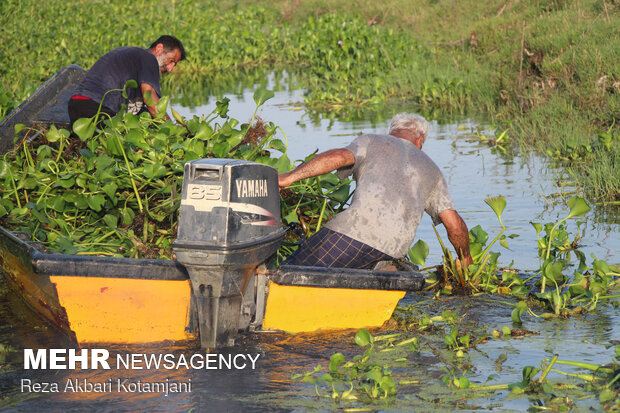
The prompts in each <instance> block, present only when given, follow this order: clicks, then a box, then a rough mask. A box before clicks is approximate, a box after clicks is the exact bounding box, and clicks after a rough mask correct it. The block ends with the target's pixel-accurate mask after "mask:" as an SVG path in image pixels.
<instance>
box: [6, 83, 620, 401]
mask: <svg viewBox="0 0 620 413" xmlns="http://www.w3.org/2000/svg"><path fill="white" fill-rule="evenodd" d="M252 94H253V88H250V89H247V90H244V91H243V92H241V93H237V94H230V95H226V96H227V97H229V98H230V99H231V104H230V115H231V116H232V117H233V118H236V119H239V120H241V121H248V120H249V119H250V118H251V115H252V113H253V112H254V108H255V104H254V101H253V98H252ZM302 101H303V95H302V92H301V91H299V90H291V91H288V90H284V91H279V92H277V93H276V96H275V97H274V98H273V99H271V100H270V101H268V102H267V103H266V104H265V105H264V106H263V107H262V108H261V110H260V111H259V115H260V116H261V117H262V118H263V120H265V121H273V122H274V123H276V124H277V125H279V126H280V127H281V128H282V129H283V130H284V132H285V133H286V135H287V138H288V142H289V149H288V155H289V157H290V158H291V159H303V158H304V157H305V156H307V155H308V154H310V153H312V152H314V151H315V150H319V151H324V150H327V149H331V148H336V147H342V146H345V145H347V144H348V143H349V142H351V141H352V140H353V139H354V138H355V137H356V136H357V134H358V133H360V132H363V133H384V132H385V131H386V129H387V123H388V120H389V118H390V117H391V116H392V114H393V113H396V112H398V111H411V110H412V109H411V108H408V107H406V105H399V106H385V107H382V108H380V109H379V110H376V111H373V112H371V113H369V115H368V116H367V117H366V118H364V117H362V118H361V120H351V121H339V120H337V119H327V118H325V117H328V116H329V115H325V117H324V118H322V119H317V118H316V117H314V116H310V115H308V114H306V113H305V111H304V110H301V109H302V107H301V102H302ZM214 106H215V103H214V102H212V103H211V104H208V105H205V106H200V107H196V108H192V109H190V108H184V107H179V106H175V109H176V110H177V111H178V112H180V113H181V114H182V115H183V116H185V117H189V116H192V115H193V114H197V115H200V114H207V113H209V112H211V111H212V110H213V107H214ZM364 119H366V120H364ZM477 119H478V118H474V117H456V118H453V119H451V120H450V121H449V122H444V121H442V123H438V122H436V121H433V122H432V124H431V130H430V132H429V137H428V139H427V142H426V144H425V146H424V151H425V152H426V153H428V154H429V155H430V157H431V158H432V159H434V160H435V162H436V163H437V164H438V165H439V167H440V168H441V170H442V171H443V173H444V176H445V177H446V180H447V181H448V185H449V188H450V191H451V194H452V196H453V198H454V201H455V204H456V206H457V209H458V211H459V213H460V214H461V215H462V216H463V218H464V219H465V221H466V222H467V224H468V225H469V227H470V228H471V227H473V226H475V225H481V226H482V227H483V228H484V229H485V230H486V231H487V232H489V234H490V236H491V237H493V236H494V235H495V234H496V233H497V232H498V231H499V230H500V226H499V224H498V222H497V219H496V218H495V215H494V213H493V212H492V211H491V209H490V208H489V207H488V206H487V205H486V204H485V203H484V198H485V197H487V196H496V195H500V194H501V195H504V196H505V197H506V200H507V208H506V210H505V212H504V215H503V219H504V223H505V225H506V227H507V232H506V233H507V234H518V235H519V236H518V237H517V238H514V239H511V240H509V246H510V248H511V249H510V250H507V249H504V248H501V247H499V246H497V247H496V248H494V250H496V251H500V252H501V257H500V263H501V264H502V265H509V264H510V263H511V262H513V266H514V267H515V268H519V269H521V270H529V271H531V270H535V269H536V268H538V265H539V262H538V258H537V251H536V236H535V231H534V229H533V228H532V227H531V225H530V223H529V222H530V221H536V222H543V223H544V222H551V221H554V222H555V221H557V220H559V219H561V218H563V217H564V216H565V215H566V214H567V212H568V208H567V207H566V206H565V205H564V203H563V202H559V201H560V200H561V198H558V197H551V196H550V195H551V194H554V193H558V192H561V191H562V189H561V188H559V187H558V186H557V185H556V184H555V181H556V180H557V177H558V174H559V173H558V171H554V170H548V169H547V167H546V165H545V163H544V161H543V160H541V159H539V158H536V157H532V158H530V159H527V160H526V159H522V158H521V157H514V158H510V159H507V158H502V157H500V156H497V155H496V154H494V153H492V150H491V149H490V148H489V147H487V146H486V145H484V144H481V143H479V142H476V141H474V140H471V139H469V138H468V137H467V136H465V131H463V130H461V129H459V127H463V126H465V127H466V129H468V130H471V129H474V128H475V127H477V126H479V125H483V126H484V120H477ZM480 119H483V118H480ZM281 137H282V139H284V136H281ZM564 190H565V191H569V190H572V188H564ZM601 216H602V218H601ZM582 221H584V222H585V224H584V229H585V233H584V236H583V239H582V241H581V242H582V244H583V247H582V250H583V251H584V252H585V253H586V256H588V257H589V255H590V253H593V254H595V255H596V257H597V258H599V259H603V260H607V261H609V262H620V239H619V237H618V235H617V234H618V229H619V228H618V225H619V223H618V220H617V218H614V217H613V216H611V215H604V214H603V215H602V214H601V213H600V211H597V210H596V209H595V210H593V211H591V212H590V213H589V214H588V216H586V217H584V218H583V219H582ZM569 229H570V230H572V231H575V229H576V227H575V224H574V222H571V223H570V225H569ZM440 231H443V230H441V229H440ZM417 238H421V239H423V240H425V241H426V242H427V243H428V244H429V246H430V248H431V253H430V256H429V258H428V260H427V262H429V263H438V262H439V261H440V251H439V246H438V243H437V241H436V238H435V235H434V233H433V230H432V228H431V223H430V219H428V217H425V218H424V219H423V221H422V223H421V224H420V227H419V228H418V232H417ZM428 298H430V296H428V295H427V294H408V295H407V296H406V297H405V299H404V300H403V301H402V302H401V305H402V306H406V305H409V304H414V303H418V304H419V307H420V308H421V309H423V310H424V311H426V312H428V313H430V314H432V315H433V314H441V312H442V311H444V310H452V311H454V312H455V313H457V314H459V315H464V316H465V317H464V319H463V320H464V321H463V323H462V324H459V325H460V326H461V328H462V329H464V331H468V332H471V334H473V335H474V336H475V337H476V338H477V339H482V338H484V337H487V340H486V341H484V342H481V343H480V344H478V346H477V347H476V349H475V350H471V351H470V352H469V356H468V357H467V358H466V360H465V362H466V363H469V364H471V366H473V368H472V369H471V370H470V371H469V373H468V378H469V380H471V381H472V382H474V383H479V384H482V383H484V382H485V380H486V379H487V377H489V376H490V375H492V374H498V375H499V376H500V378H499V379H495V380H493V381H492V382H491V383H490V384H495V383H515V382H518V381H520V380H521V369H522V368H523V367H525V366H528V365H531V366H538V365H539V363H540V362H541V360H543V359H545V358H551V357H553V355H554V354H560V356H561V357H560V358H561V359H564V360H576V361H588V362H592V363H597V364H600V363H607V362H609V361H610V359H611V356H612V354H613V347H612V348H609V346H610V345H612V344H614V343H616V344H617V341H618V340H620V329H619V328H618V325H620V317H619V314H618V311H617V310H615V309H614V308H612V307H611V306H605V305H599V309H598V310H597V311H595V312H592V313H589V314H588V315H585V316H578V317H572V318H569V319H555V320H552V321H541V320H540V319H537V318H535V317H532V316H529V315H524V316H523V320H524V324H523V326H522V328H523V329H527V330H530V331H532V332H533V334H532V335H528V336H525V337H522V338H501V339H492V338H491V337H490V336H489V334H490V332H491V330H493V329H501V327H502V326H512V324H511V318H510V312H511V311H512V307H510V306H507V305H505V304H502V303H501V302H498V301H510V298H504V297H501V298H499V299H498V298H497V297H485V296H479V297H462V298H454V297H448V298H443V299H441V300H439V301H428V302H427V301H425V300H427V299H428ZM0 320H2V323H1V324H0V344H1V345H2V347H0V409H2V410H3V411H80V412H81V411H85V410H93V411H115V412H117V411H152V412H159V411H161V412H166V411H183V412H185V411H210V412H211V411H213V412H216V411H248V412H252V411H306V410H318V411H333V410H336V409H338V408H339V407H346V406H351V405H350V404H346V403H343V404H341V405H340V406H339V405H336V404H334V403H333V402H332V401H331V400H330V399H329V398H326V397H320V398H318V397H317V396H316V393H315V388H314V386H313V385H312V384H309V383H302V382H300V381H298V380H292V379H291V376H292V375H293V374H297V373H304V372H309V371H312V369H313V368H314V367H315V366H316V365H318V364H321V365H322V366H323V368H324V369H325V368H326V367H327V365H328V364H329V358H330V356H331V355H332V354H333V353H335V352H342V353H343V354H344V355H345V357H346V358H347V360H350V359H351V358H352V357H353V356H355V355H357V354H361V353H362V351H363V349H361V348H359V347H358V346H357V345H355V344H354V342H353V336H354V334H355V332H354V331H345V332H337V333H330V332H325V333H315V334H298V335H287V334H283V333H260V332H257V333H248V334H245V335H242V336H241V337H240V338H239V340H238V343H237V344H236V346H235V347H233V348H230V349H224V350H222V351H221V353H222V354H223V355H224V356H226V355H232V356H235V355H240V354H250V355H258V356H259V358H258V361H257V362H256V368H255V369H251V368H249V367H246V368H244V369H239V370H237V369H234V368H233V369H227V368H224V369H221V370H206V369H184V368H181V369H163V368H161V369H154V368H151V369H141V370H126V369H115V368H114V367H115V366H113V368H112V369H110V370H102V369H98V370H56V371H51V372H45V371H40V370H39V371H33V370H30V371H26V370H24V369H23V364H22V354H23V352H22V349H24V348H65V347H67V343H66V342H64V341H63V339H62V337H59V336H58V335H57V334H56V333H55V332H54V331H52V330H51V329H50V328H48V327H47V326H46V325H44V324H42V323H41V322H39V321H38V319H37V318H36V317H35V316H32V315H31V314H30V313H29V311H27V310H26V309H25V308H24V307H23V305H22V304H21V303H20V301H19V300H17V299H15V297H14V296H13V295H12V294H11V293H10V292H9V291H8V289H7V287H6V284H5V283H4V282H3V281H1V280H0ZM439 326H440V327H439V328H440V329H439V330H438V331H436V332H435V333H434V334H431V333H425V334H419V337H420V340H421V343H422V344H423V345H422V346H421V351H420V352H419V353H414V352H411V351H409V352H403V354H401V356H402V358H403V359H405V360H406V361H401V362H394V360H395V359H396V358H397V357H396V356H394V357H392V359H391V360H390V359H389V358H387V359H386V360H387V361H386V362H388V361H389V364H390V369H391V370H392V375H393V378H394V380H395V381H396V382H399V381H402V380H408V381H410V382H411V381H415V380H419V381H420V382H419V383H413V384H401V385H399V386H398V394H397V397H396V398H395V400H393V401H392V403H390V404H385V403H383V402H376V403H375V404H373V405H372V406H371V407H372V408H373V409H375V410H379V411H401V412H404V411H429V410H434V411H454V410H457V411H471V410H474V409H482V410H491V409H493V410H496V411H523V410H525V409H527V408H528V407H529V406H530V405H532V404H535V403H537V401H536V400H534V399H531V400H528V398H526V397H516V398H515V397H511V398H507V395H508V393H507V392H506V391H499V392H495V393H493V394H492V395H488V394H483V395H480V394H471V393H468V394H467V395H463V394H462V393H454V392H453V390H452V389H449V388H448V387H446V386H445V385H443V384H442V383H441V381H440V378H441V376H442V375H444V374H445V371H444V370H442V367H445V366H446V365H448V366H453V367H455V368H457V369H458V368H462V367H463V362H459V361H458V360H456V359H455V358H454V356H453V354H452V353H451V352H449V351H446V350H445V345H444V344H443V335H444V332H443V330H442V329H443V328H444V327H443V326H442V325H441V324H440V325H439ZM446 331H447V330H446ZM387 332H388V331H387V330H385V331H381V330H375V331H372V333H373V334H376V335H380V334H385V333H387ZM405 337H407V336H405ZM105 348H106V349H108V350H109V351H110V353H111V354H112V355H113V356H115V355H116V354H120V355H123V354H172V355H173V356H174V357H176V358H178V357H180V356H181V355H185V356H186V357H188V358H189V357H191V356H192V355H196V354H200V346H199V343H198V342H187V343H177V344H170V343H168V344H166V343H164V344H162V345H158V346H155V347H136V346H134V347H127V346H105ZM430 348H434V349H437V350H438V352H437V353H435V352H433V351H430V350H429V349H430ZM387 354H388V353H386V355H387ZM389 354H392V353H389ZM502 355H505V356H506V361H505V362H500V361H498V360H500V357H501V356H502ZM386 357H387V356H386ZM446 363H448V364H446ZM559 369H560V370H562V371H573V372H576V371H575V370H574V369H571V368H569V367H566V366H562V367H561V368H559ZM459 375H460V373H459ZM24 379H29V380H34V381H38V382H50V383H58V384H59V386H61V387H64V386H65V385H66V383H67V380H71V381H74V380H76V379H77V380H84V379H86V380H87V381H89V382H91V383H114V384H116V383H117V381H118V380H119V379H121V380H127V381H126V382H127V383H130V382H136V381H138V380H141V381H143V382H165V381H166V379H167V380H168V382H180V383H191V391H188V392H181V393H170V394H169V395H167V396H166V395H162V394H160V393H128V392H125V391H117V390H119V389H118V388H117V386H114V391H110V392H102V393H93V392H91V393H82V392H77V393H74V392H62V391H61V392H59V393H29V392H22V391H21V383H22V380H24ZM550 380H562V381H567V379H566V378H563V377H561V376H559V375H552V376H550ZM576 382H578V381H576ZM121 390H122V389H121ZM342 390H343V389H340V391H342ZM319 391H320V393H321V394H322V395H323V396H325V395H328V394H329V393H330V392H331V389H330V390H329V391H328V388H327V387H325V386H323V387H319ZM353 407H364V405H359V404H353ZM588 408H592V409H594V410H598V409H600V404H599V403H598V400H596V399H595V398H594V399H585V400H580V401H579V402H578V410H579V411H583V410H586V409H588Z"/></svg>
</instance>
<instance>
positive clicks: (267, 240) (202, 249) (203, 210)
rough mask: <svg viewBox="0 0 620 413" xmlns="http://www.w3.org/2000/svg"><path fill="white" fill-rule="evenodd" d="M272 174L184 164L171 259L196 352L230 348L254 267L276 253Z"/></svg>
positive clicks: (250, 167)
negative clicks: (182, 275) (181, 270)
mask: <svg viewBox="0 0 620 413" xmlns="http://www.w3.org/2000/svg"><path fill="white" fill-rule="evenodd" d="M278 189H279V188H278V173H277V171H276V170H275V169H274V168H272V167H270V166H267V165H263V164H259V163H255V162H250V161H243V160H236V159H199V160H195V161H191V162H188V163H186V164H185V171H184V176H183V192H182V195H181V209H180V216H179V228H178V233H177V239H176V240H175V241H174V243H173V244H172V246H173V250H174V252H175V254H176V256H177V260H178V261H179V262H180V263H181V264H182V265H183V266H185V267H186V268H187V271H188V273H189V277H190V279H191V284H192V294H193V296H194V299H195V301H196V304H197V309H198V322H199V326H200V342H201V346H202V348H205V349H214V348H216V347H218V346H222V345H224V346H226V345H232V344H233V343H234V336H235V334H236V333H237V331H238V329H239V318H240V315H241V303H242V300H243V294H244V292H245V290H246V288H247V287H248V284H249V282H250V279H251V277H252V274H253V272H254V270H255V269H256V267H257V266H258V265H259V264H260V263H261V262H263V261H264V260H265V259H267V258H269V257H270V256H271V255H272V254H274V253H275V252H276V251H277V249H278V248H279V247H280V243H281V242H282V239H283V237H284V233H285V230H284V229H283V228H282V227H281V220H280V195H279V191H278Z"/></svg>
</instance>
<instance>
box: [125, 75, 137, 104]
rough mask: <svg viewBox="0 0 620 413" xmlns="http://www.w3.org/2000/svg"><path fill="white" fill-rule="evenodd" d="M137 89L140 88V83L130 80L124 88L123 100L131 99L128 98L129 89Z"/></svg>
mask: <svg viewBox="0 0 620 413" xmlns="http://www.w3.org/2000/svg"><path fill="white" fill-rule="evenodd" d="M137 87H138V82H136V81H135V80H133V79H129V80H128V81H126V82H125V85H124V86H123V92H122V94H123V98H125V99H129V96H127V89H129V88H133V89H135V88H137Z"/></svg>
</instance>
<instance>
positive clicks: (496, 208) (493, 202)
mask: <svg viewBox="0 0 620 413" xmlns="http://www.w3.org/2000/svg"><path fill="white" fill-rule="evenodd" d="M484 202H486V203H487V205H489V206H490V207H491V209H493V212H495V215H497V218H498V219H501V218H502V213H503V212H504V208H506V198H504V197H503V196H502V195H500V196H496V197H489V198H487V199H485V200H484Z"/></svg>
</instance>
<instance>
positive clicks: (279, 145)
mask: <svg viewBox="0 0 620 413" xmlns="http://www.w3.org/2000/svg"><path fill="white" fill-rule="evenodd" d="M267 148H268V149H275V150H277V151H280V152H282V153H285V152H286V145H285V144H284V142H282V141H281V140H280V139H272V140H271V141H269V145H268V146H267Z"/></svg>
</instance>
